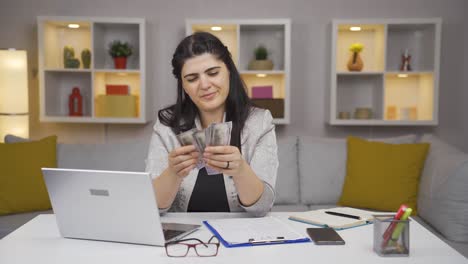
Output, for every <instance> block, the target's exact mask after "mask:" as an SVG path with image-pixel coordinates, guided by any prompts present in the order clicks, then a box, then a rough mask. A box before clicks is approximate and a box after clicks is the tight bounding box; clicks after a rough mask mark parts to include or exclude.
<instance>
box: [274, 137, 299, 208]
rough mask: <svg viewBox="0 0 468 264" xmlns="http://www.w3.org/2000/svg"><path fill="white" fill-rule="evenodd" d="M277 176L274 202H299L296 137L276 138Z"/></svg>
mask: <svg viewBox="0 0 468 264" xmlns="http://www.w3.org/2000/svg"><path fill="white" fill-rule="evenodd" d="M277 144H278V160H279V167H278V176H277V178H276V188H275V189H276V199H275V204H297V203H298V202H299V175H298V172H297V137H293V136H286V137H281V138H278V143H277Z"/></svg>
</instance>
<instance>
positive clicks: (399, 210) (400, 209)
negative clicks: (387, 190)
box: [382, 204, 408, 248]
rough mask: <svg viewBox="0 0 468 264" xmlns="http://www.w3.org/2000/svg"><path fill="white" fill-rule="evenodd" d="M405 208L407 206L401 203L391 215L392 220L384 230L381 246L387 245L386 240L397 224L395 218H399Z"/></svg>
mask: <svg viewBox="0 0 468 264" xmlns="http://www.w3.org/2000/svg"><path fill="white" fill-rule="evenodd" d="M407 208H408V206H406V205H405V204H402V205H401V206H400V208H399V209H398V212H397V213H396V214H395V216H394V217H393V221H392V222H391V223H390V225H388V228H387V230H385V232H384V234H383V241H382V248H385V247H386V246H387V243H388V240H389V239H390V238H391V237H392V233H393V230H394V229H395V227H396V225H397V222H395V220H400V218H401V217H402V216H403V214H404V213H405V211H406V209H407Z"/></svg>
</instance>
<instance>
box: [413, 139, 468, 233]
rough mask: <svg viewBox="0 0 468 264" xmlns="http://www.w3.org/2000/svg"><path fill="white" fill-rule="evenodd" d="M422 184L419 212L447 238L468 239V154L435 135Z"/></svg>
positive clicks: (419, 196) (425, 140) (430, 141)
mask: <svg viewBox="0 0 468 264" xmlns="http://www.w3.org/2000/svg"><path fill="white" fill-rule="evenodd" d="M421 141H422V142H428V143H430V144H431V147H430V149H429V153H428V156H427V159H426V164H425V166H424V170H423V174H422V176H421V181H420V185H419V194H418V211H419V215H420V216H421V217H422V218H424V220H425V221H427V222H428V223H429V224H431V225H432V226H433V227H435V228H436V229H437V230H438V231H439V232H441V233H442V234H443V235H444V236H445V237H446V238H448V239H450V240H453V241H458V242H468V195H467V190H468V155H467V154H465V153H463V152H461V151H459V150H457V149H455V148H454V147H452V146H450V145H448V144H446V143H444V142H442V141H441V140H439V139H438V138H436V137H435V136H432V135H424V136H423V137H422V139H421Z"/></svg>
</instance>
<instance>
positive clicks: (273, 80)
mask: <svg viewBox="0 0 468 264" xmlns="http://www.w3.org/2000/svg"><path fill="white" fill-rule="evenodd" d="M215 26H216V27H221V30H219V31H214V30H212V27H215ZM197 31H206V32H209V33H211V34H213V35H215V36H217V37H218V38H219V39H220V40H221V41H222V42H223V43H224V45H226V46H227V47H228V49H229V51H230V52H231V55H232V58H233V60H234V63H235V64H236V66H237V67H238V70H239V72H240V74H241V77H242V79H243V80H244V82H245V84H246V86H247V87H246V89H247V93H248V95H249V96H250V97H251V98H252V87H264V86H272V93H273V97H272V98H252V100H253V102H254V103H255V104H256V105H258V106H259V107H263V108H267V109H269V110H270V111H271V113H272V115H273V118H274V120H273V122H274V123H276V124H289V122H290V95H289V94H290V65H291V59H290V58H291V21H290V20H289V19H233V20H215V19H206V20H193V19H188V20H187V21H186V33H187V35H190V34H192V33H194V32H197ZM259 45H265V46H266V48H267V50H268V58H269V59H270V60H272V61H273V64H274V66H273V69H272V70H259V71H257V70H249V66H248V65H249V63H250V61H251V60H252V59H254V49H255V48H256V47H258V46H259Z"/></svg>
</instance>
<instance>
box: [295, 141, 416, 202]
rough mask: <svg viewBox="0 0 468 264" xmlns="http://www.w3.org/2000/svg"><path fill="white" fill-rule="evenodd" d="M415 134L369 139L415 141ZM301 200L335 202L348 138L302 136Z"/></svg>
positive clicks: (300, 149)
mask: <svg viewBox="0 0 468 264" xmlns="http://www.w3.org/2000/svg"><path fill="white" fill-rule="evenodd" d="M416 138H417V137H416V135H405V136H399V137H394V138H384V139H369V140H372V141H380V142H386V143H392V144H402V143H414V142H415V141H416ZM298 153H299V154H298V156H299V183H300V185H299V187H300V201H301V202H302V203H304V204H336V203H337V202H338V199H339V197H340V195H341V191H342V189H343V183H344V178H345V175H346V155H347V148H346V139H332V138H317V137H308V136H304V137H299V143H298Z"/></svg>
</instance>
